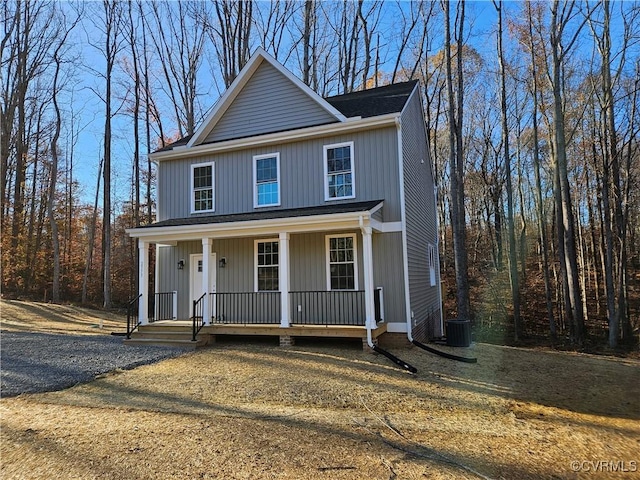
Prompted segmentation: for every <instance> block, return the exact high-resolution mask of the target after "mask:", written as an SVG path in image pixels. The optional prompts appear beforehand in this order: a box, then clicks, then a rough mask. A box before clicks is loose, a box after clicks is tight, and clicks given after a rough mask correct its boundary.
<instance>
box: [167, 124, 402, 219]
mask: <svg viewBox="0 0 640 480" xmlns="http://www.w3.org/2000/svg"><path fill="white" fill-rule="evenodd" d="M343 142H353V144H354V157H355V158H354V161H353V168H354V175H355V194H356V196H355V198H353V199H349V200H347V201H349V202H361V201H367V200H381V199H382V200H384V201H385V202H384V208H383V212H382V218H381V220H382V221H385V222H395V221H399V220H400V215H401V212H400V179H399V172H398V166H397V165H398V164H397V162H398V160H397V156H398V153H397V152H398V143H397V142H398V139H397V133H396V129H395V127H386V128H380V129H375V130H370V131H364V132H354V133H350V134H343V135H332V136H327V137H323V138H316V139H312V140H304V141H297V142H290V143H283V144H280V145H273V146H268V147H255V148H249V149H243V150H238V151H233V152H225V153H220V154H215V155H207V156H199V157H194V158H189V159H184V160H165V161H162V162H160V164H159V168H158V220H159V221H162V220H167V219H170V218H186V217H189V216H191V215H192V214H191V198H190V197H191V188H190V187H191V185H190V181H191V165H193V164H197V163H204V162H215V177H214V178H215V184H214V196H215V212H214V214H216V215H219V214H220V215H222V214H233V213H246V212H253V211H260V210H261V209H260V208H254V205H253V157H254V156H255V155H265V154H270V153H276V152H279V153H280V199H281V204H280V205H279V206H278V207H268V209H269V210H272V209H286V208H300V207H311V206H317V205H325V204H330V203H335V201H329V202H327V201H325V197H324V167H323V163H324V156H323V146H324V145H331V144H336V143H343Z"/></svg>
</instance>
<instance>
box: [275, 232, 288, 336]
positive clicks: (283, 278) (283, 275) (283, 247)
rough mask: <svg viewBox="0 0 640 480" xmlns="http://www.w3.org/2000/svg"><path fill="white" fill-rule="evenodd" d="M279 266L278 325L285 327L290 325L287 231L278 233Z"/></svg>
mask: <svg viewBox="0 0 640 480" xmlns="http://www.w3.org/2000/svg"><path fill="white" fill-rule="evenodd" d="M278 252H279V254H278V255H279V258H280V262H279V263H280V265H279V266H280V268H279V270H280V271H279V275H278V278H279V280H278V288H279V290H280V315H281V317H280V327H281V328H287V327H289V325H291V315H290V313H289V233H287V232H282V233H280V248H279V250H278Z"/></svg>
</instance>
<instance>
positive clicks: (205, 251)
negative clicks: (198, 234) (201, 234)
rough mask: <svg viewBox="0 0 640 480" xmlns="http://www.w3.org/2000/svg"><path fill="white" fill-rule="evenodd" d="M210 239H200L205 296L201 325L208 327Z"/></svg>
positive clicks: (209, 315)
mask: <svg viewBox="0 0 640 480" xmlns="http://www.w3.org/2000/svg"><path fill="white" fill-rule="evenodd" d="M211 243H212V242H211V239H210V238H203V239H202V293H204V294H205V296H204V299H203V300H202V323H203V325H209V324H210V323H211V309H210V307H209V288H211V285H210V284H209V278H210V276H209V271H210V269H211V268H212V266H211V265H210V263H211V262H210V260H211Z"/></svg>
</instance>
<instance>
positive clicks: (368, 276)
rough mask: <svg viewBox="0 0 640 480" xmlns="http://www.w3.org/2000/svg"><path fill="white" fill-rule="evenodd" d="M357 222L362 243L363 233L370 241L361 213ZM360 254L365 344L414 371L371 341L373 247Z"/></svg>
mask: <svg viewBox="0 0 640 480" xmlns="http://www.w3.org/2000/svg"><path fill="white" fill-rule="evenodd" d="M358 221H359V224H360V231H361V232H362V239H363V242H362V243H363V244H364V238H365V235H367V236H368V237H369V239H368V242H371V233H368V232H367V231H366V227H365V226H364V220H363V217H362V215H360V218H359V219H358ZM363 246H364V245H363ZM362 250H363V252H362V255H363V259H364V262H363V263H364V264H365V265H364V272H365V282H364V283H365V286H364V291H365V294H364V298H365V304H366V305H365V312H367V313H368V315H366V320H365V328H366V330H367V345H369V347H371V348H372V349H373V351H374V352H377V353H381V354H382V355H384V356H385V357H387V358H388V359H389V360H391V361H392V362H394V363H395V364H396V365H398V366H400V367H402V368H404V369H405V370H408V371H409V372H411V373H416V372H417V371H418V369H417V368H416V367H414V366H413V365H410V364H409V363H407V362H405V361H404V360H401V359H399V358H398V357H396V356H395V355H393V354H392V353H389V352H387V351H386V350H383V349H382V348H380V347H379V346H377V345H376V344H375V343H373V338H372V337H373V335H372V334H371V330H372V329H373V325H374V324H375V321H376V319H375V314H374V312H373V310H374V309H373V308H372V303H373V248H372V245H369V246H368V247H366V246H364V248H363V249H362Z"/></svg>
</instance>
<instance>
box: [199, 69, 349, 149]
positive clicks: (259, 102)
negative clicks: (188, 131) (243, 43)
mask: <svg viewBox="0 0 640 480" xmlns="http://www.w3.org/2000/svg"><path fill="white" fill-rule="evenodd" d="M335 121H336V119H335V117H334V116H333V115H331V114H329V113H328V112H327V111H326V110H325V109H323V108H322V107H321V106H320V105H319V104H318V103H317V102H315V101H314V100H313V99H311V98H310V97H309V96H308V95H307V94H306V93H304V92H303V91H302V90H301V89H299V88H298V87H296V86H294V85H293V83H292V82H291V80H289V79H288V78H286V77H285V76H284V75H283V74H282V73H280V72H279V71H278V70H277V69H276V68H275V67H273V65H271V64H270V63H269V62H266V61H263V62H262V64H261V65H260V66H259V67H258V69H257V70H256V71H255V73H254V74H253V76H252V77H251V79H250V80H249V81H248V82H247V84H246V85H245V86H244V88H243V89H242V91H241V92H240V93H239V94H238V96H237V97H236V98H235V100H234V101H233V103H232V104H231V106H230V107H229V109H228V110H227V111H226V112H224V114H223V116H222V118H220V120H219V122H218V123H217V124H216V125H215V127H214V129H213V131H212V132H211V133H210V134H209V135H208V136H207V138H206V139H205V140H204V143H208V142H216V141H221V140H229V139H234V138H239V137H248V136H252V135H260V134H264V133H271V132H280V131H283V130H291V129H293V128H302V127H310V126H313V125H322V124H325V123H331V122H335Z"/></svg>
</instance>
